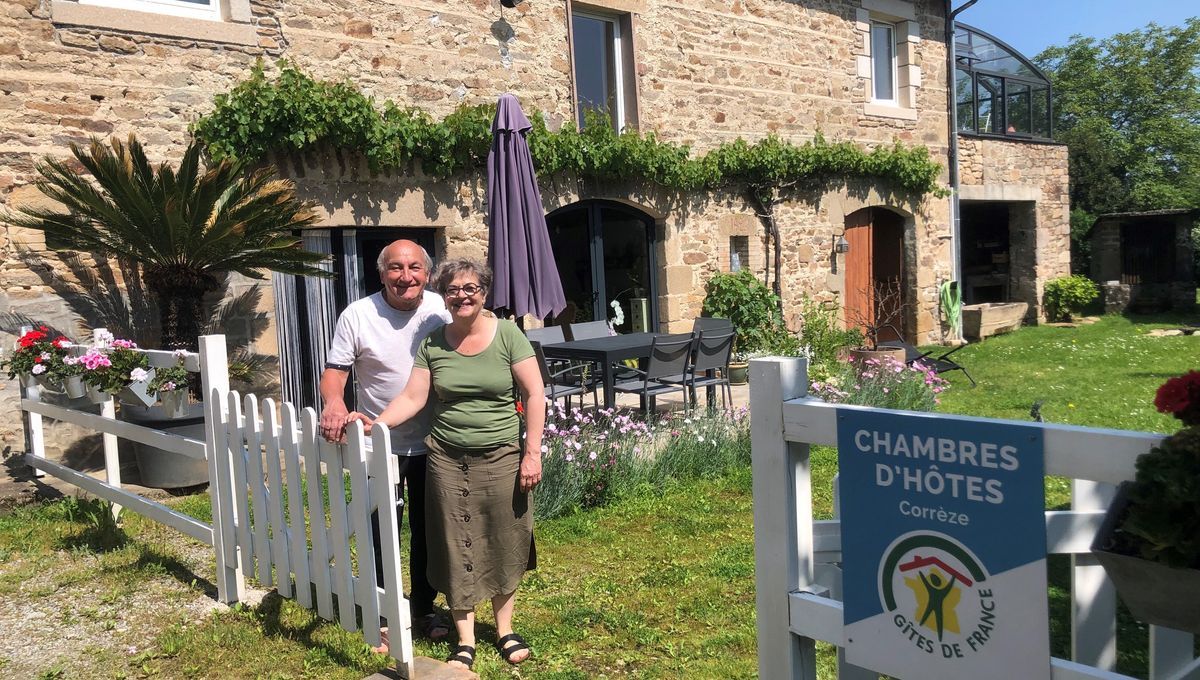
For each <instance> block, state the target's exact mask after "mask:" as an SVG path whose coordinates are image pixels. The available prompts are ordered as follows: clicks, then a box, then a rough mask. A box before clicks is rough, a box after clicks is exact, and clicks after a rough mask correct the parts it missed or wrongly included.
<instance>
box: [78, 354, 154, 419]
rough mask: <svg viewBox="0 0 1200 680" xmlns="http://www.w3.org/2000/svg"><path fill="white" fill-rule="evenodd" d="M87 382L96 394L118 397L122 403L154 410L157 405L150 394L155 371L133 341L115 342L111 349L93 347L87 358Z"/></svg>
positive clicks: (85, 380)
mask: <svg viewBox="0 0 1200 680" xmlns="http://www.w3.org/2000/svg"><path fill="white" fill-rule="evenodd" d="M80 361H81V362H83V364H84V368H85V372H84V376H83V382H84V383H85V384H87V385H88V386H89V387H90V388H91V389H92V390H93V393H94V392H97V391H98V392H102V393H104V394H106V395H111V396H115V397H117V398H118V399H120V400H121V401H122V402H125V403H128V404H138V405H142V406H150V405H151V404H153V403H154V402H155V398H154V395H153V394H151V393H150V391H149V389H148V388H149V384H150V381H151V380H153V379H154V373H155V370H154V369H153V368H150V359H149V357H147V356H146V354H145V352H139V351H137V345H136V344H134V343H133V342H131V341H129V340H113V342H112V346H111V348H109V349H107V350H104V349H101V348H99V347H93V348H91V349H89V350H88V352H87V353H86V354H84V355H83V357H81V358H80Z"/></svg>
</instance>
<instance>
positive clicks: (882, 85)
mask: <svg viewBox="0 0 1200 680" xmlns="http://www.w3.org/2000/svg"><path fill="white" fill-rule="evenodd" d="M871 100H872V101H874V102H878V103H886V104H895V103H896V101H897V97H896V26H895V25H894V24H889V23H885V22H882V21H872V22H871Z"/></svg>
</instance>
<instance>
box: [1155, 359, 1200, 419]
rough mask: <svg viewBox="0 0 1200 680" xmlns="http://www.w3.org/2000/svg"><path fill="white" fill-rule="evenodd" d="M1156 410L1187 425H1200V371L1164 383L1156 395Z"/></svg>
mask: <svg viewBox="0 0 1200 680" xmlns="http://www.w3.org/2000/svg"><path fill="white" fill-rule="evenodd" d="M1154 408H1156V409H1158V410H1159V412H1160V413H1170V414H1171V415H1173V416H1175V417H1176V418H1178V419H1179V420H1182V421H1183V423H1184V424H1185V425H1200V371H1188V372H1187V373H1185V374H1183V375H1181V376H1178V377H1176V378H1171V379H1170V380H1168V381H1166V382H1165V383H1163V384H1162V387H1159V388H1158V393H1157V394H1155V395H1154Z"/></svg>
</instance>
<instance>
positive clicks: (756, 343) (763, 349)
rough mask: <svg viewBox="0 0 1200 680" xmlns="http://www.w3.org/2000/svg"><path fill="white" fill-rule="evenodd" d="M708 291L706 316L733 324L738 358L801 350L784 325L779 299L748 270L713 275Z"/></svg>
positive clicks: (705, 307) (705, 303) (709, 281)
mask: <svg viewBox="0 0 1200 680" xmlns="http://www.w3.org/2000/svg"><path fill="white" fill-rule="evenodd" d="M705 290H706V291H707V294H706V295H705V297H704V308H703V311H704V315H705V316H714V317H720V318H725V319H729V320H730V321H732V322H733V325H734V327H735V328H736V329H737V338H736V340H735V342H734V346H733V351H734V352H735V353H736V354H737V355H738V356H740V357H746V356H749V355H753V354H767V353H781V352H788V350H789V348H790V350H791V351H790V354H795V353H796V351H797V350H798V349H799V343H798V342H794V343H793V342H792V341H794V340H795V338H794V337H793V336H792V335H791V333H790V332H789V331H788V330H787V327H786V326H784V324H783V314H782V313H781V312H780V311H779V297H778V296H777V295H775V294H774V293H772V292H771V290H770V289H769V288H767V286H766V285H765V284H764V283H763V282H762V281H759V280H758V279H757V278H755V276H754V274H752V273H751V272H750V271H749V270H746V269H743V270H741V271H739V272H737V273H726V272H718V273H716V274H713V276H712V278H710V279H709V280H708V284H707V285H706V286H705ZM789 338H790V339H789ZM793 345H794V346H793Z"/></svg>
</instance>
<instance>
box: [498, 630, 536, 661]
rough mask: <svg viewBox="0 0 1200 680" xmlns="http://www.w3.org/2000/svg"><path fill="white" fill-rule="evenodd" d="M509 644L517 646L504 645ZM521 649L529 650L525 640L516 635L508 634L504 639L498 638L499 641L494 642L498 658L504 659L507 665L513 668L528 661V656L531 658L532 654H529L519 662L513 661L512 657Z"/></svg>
mask: <svg viewBox="0 0 1200 680" xmlns="http://www.w3.org/2000/svg"><path fill="white" fill-rule="evenodd" d="M509 642H516V643H517V644H515V645H511V646H508V647H505V646H504V645H506V644H508V643H509ZM522 649H529V645H527V644H525V638H523V637H521V636H520V635H517V634H516V633H509V634H508V635H505V636H504V637H502V638H500V639H499V640H496V651H497V652H500V658H502V659H504V660H505V661H507V662H508V663H509V664H511V665H513V666H516V665H517V664H520V663H524V662H526V661H528V660H529V657H530V656H533V654H532V653H531V654H530V655H529V656H527V657H525V658H524V659H521V660H520V661H513V660H512V655H513V654H516V653H517V652H519V651H521V650H522ZM531 651H532V650H531Z"/></svg>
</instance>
